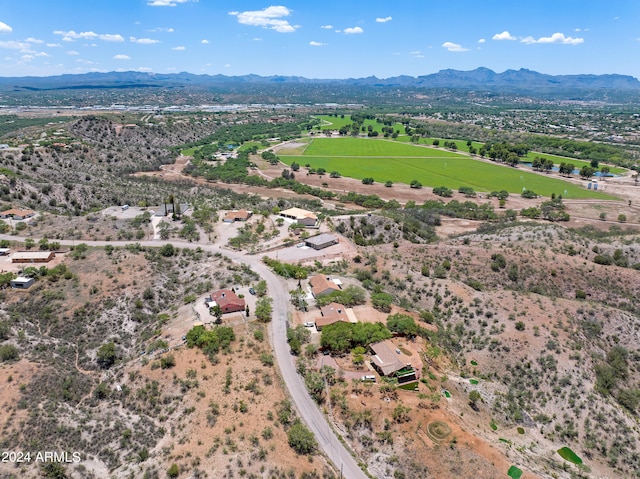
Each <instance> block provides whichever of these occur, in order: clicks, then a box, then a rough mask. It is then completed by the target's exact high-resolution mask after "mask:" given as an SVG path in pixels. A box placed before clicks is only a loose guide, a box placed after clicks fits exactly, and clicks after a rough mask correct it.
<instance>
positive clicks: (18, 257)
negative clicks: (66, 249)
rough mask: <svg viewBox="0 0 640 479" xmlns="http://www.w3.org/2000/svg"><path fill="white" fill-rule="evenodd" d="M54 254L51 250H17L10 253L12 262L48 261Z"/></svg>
mask: <svg viewBox="0 0 640 479" xmlns="http://www.w3.org/2000/svg"><path fill="white" fill-rule="evenodd" d="M55 257H56V254H55V253H54V252H53V251H18V252H16V253H13V254H12V255H11V262H12V263H48V262H49V261H51V260H52V259H53V258H55Z"/></svg>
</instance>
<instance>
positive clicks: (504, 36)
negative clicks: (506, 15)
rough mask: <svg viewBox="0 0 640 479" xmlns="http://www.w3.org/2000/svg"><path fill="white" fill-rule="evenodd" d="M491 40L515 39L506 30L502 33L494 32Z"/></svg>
mask: <svg viewBox="0 0 640 479" xmlns="http://www.w3.org/2000/svg"><path fill="white" fill-rule="evenodd" d="M491 39H492V40H517V38H516V37H514V36H513V35H511V34H510V33H509V32H508V31H507V30H505V31H504V32H502V33H496V34H495V35H494V36H492V37H491Z"/></svg>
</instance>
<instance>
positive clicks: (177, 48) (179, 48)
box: [172, 45, 187, 52]
mask: <svg viewBox="0 0 640 479" xmlns="http://www.w3.org/2000/svg"><path fill="white" fill-rule="evenodd" d="M186 49H187V47H183V46H182V45H180V46H179V47H173V48H172V50H175V51H177V52H181V51H184V50H186Z"/></svg>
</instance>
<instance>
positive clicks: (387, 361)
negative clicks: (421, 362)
mask: <svg viewBox="0 0 640 479" xmlns="http://www.w3.org/2000/svg"><path fill="white" fill-rule="evenodd" d="M369 347H370V348H371V351H373V354H372V356H371V365H372V366H373V368H374V369H375V370H376V371H378V373H380V375H382V376H390V377H395V378H397V379H398V383H399V384H404V383H407V382H411V381H416V380H417V379H418V375H417V372H416V370H415V369H414V368H413V366H412V365H411V362H410V361H409V360H408V358H407V357H406V356H405V355H404V354H403V353H402V352H401V351H400V349H398V348H396V346H395V345H394V344H393V343H392V342H391V341H390V340H388V339H387V340H386V341H380V342H379V343H374V344H370V345H369Z"/></svg>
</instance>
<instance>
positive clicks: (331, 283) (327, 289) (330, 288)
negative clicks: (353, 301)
mask: <svg viewBox="0 0 640 479" xmlns="http://www.w3.org/2000/svg"><path fill="white" fill-rule="evenodd" d="M309 286H310V288H311V294H313V296H314V298H317V297H318V296H323V295H326V294H331V293H333V292H334V291H340V290H341V289H342V282H341V281H340V280H339V279H331V278H330V277H329V276H325V275H322V274H316V275H315V276H312V277H311V279H309Z"/></svg>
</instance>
